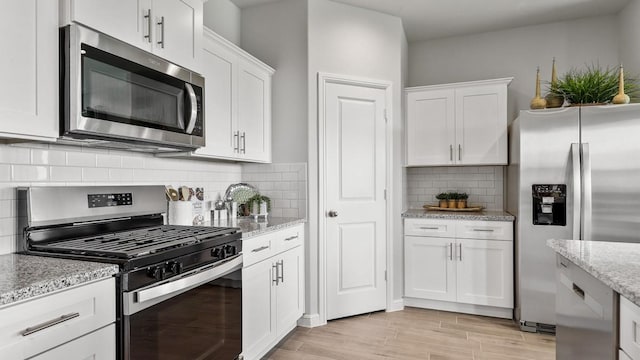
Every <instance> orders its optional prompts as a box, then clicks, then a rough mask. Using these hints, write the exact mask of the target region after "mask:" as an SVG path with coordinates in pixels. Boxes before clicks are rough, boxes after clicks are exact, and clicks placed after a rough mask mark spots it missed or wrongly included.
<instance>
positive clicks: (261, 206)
mask: <svg viewBox="0 0 640 360" xmlns="http://www.w3.org/2000/svg"><path fill="white" fill-rule="evenodd" d="M246 206H247V208H248V209H249V211H250V212H251V214H253V215H267V214H268V213H269V212H270V211H271V199H270V198H269V197H268V196H265V195H260V194H256V195H253V196H252V197H250V198H249V199H248V200H247V202H246Z"/></svg>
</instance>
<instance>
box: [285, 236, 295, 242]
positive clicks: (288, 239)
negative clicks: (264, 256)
mask: <svg viewBox="0 0 640 360" xmlns="http://www.w3.org/2000/svg"><path fill="white" fill-rule="evenodd" d="M297 238H298V235H296V236H290V237H288V238H286V239H284V241H291V240H295V239H297Z"/></svg>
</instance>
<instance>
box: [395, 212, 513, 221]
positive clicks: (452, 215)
mask: <svg viewBox="0 0 640 360" xmlns="http://www.w3.org/2000/svg"><path fill="white" fill-rule="evenodd" d="M402 217H403V218H423V219H445V220H479V221H514V220H515V216H513V215H511V214H509V213H508V212H506V211H494V210H484V211H470V212H462V211H434V210H424V209H409V210H407V211H405V212H403V213H402Z"/></svg>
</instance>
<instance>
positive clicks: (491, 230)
mask: <svg viewBox="0 0 640 360" xmlns="http://www.w3.org/2000/svg"><path fill="white" fill-rule="evenodd" d="M472 231H483V232H494V231H495V230H493V229H472Z"/></svg>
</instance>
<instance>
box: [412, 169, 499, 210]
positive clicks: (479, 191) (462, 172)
mask: <svg viewBox="0 0 640 360" xmlns="http://www.w3.org/2000/svg"><path fill="white" fill-rule="evenodd" d="M448 191H456V192H466V193H467V194H469V200H468V201H469V203H470V204H471V205H481V206H484V207H485V208H486V209H489V210H502V209H503V208H504V203H503V202H504V168H503V167H501V166H460V167H423V168H408V169H407V189H406V193H407V203H408V205H409V208H413V209H418V208H422V206H423V205H424V204H435V203H436V198H435V196H436V195H437V194H438V193H441V192H448Z"/></svg>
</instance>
